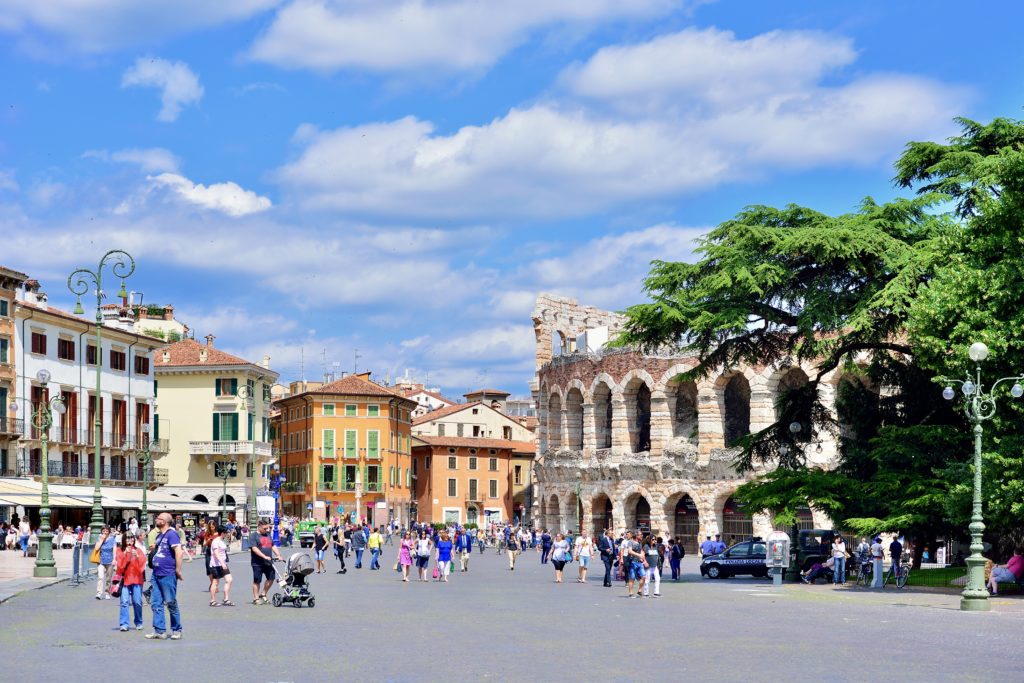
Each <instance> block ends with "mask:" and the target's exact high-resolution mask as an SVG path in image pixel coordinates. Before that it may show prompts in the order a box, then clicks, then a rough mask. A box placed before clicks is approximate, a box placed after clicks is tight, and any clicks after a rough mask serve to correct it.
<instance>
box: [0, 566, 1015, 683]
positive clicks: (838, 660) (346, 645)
mask: <svg viewBox="0 0 1024 683" xmlns="http://www.w3.org/2000/svg"><path fill="white" fill-rule="evenodd" d="M387 550H388V553H387V555H388V559H387V560H386V561H385V563H384V566H385V569H383V570H381V571H376V572H371V571H369V570H368V569H367V568H365V567H364V568H363V569H362V570H354V569H351V567H352V562H351V558H350V561H349V567H350V569H349V572H348V574H346V575H343V576H339V575H337V574H335V573H333V572H334V570H335V569H336V568H337V567H336V566H335V565H334V563H333V562H332V563H331V565H330V566H331V573H329V574H320V575H316V574H314V575H312V576H311V577H310V580H311V585H312V590H313V592H314V594H315V595H316V598H317V605H316V607H315V608H314V609H309V608H301V609H296V608H294V607H290V606H284V607H280V608H274V607H272V606H269V605H268V606H265V607H254V606H252V605H250V604H248V596H249V586H250V582H251V574H250V571H249V566H248V556H247V553H246V554H237V555H234V556H233V557H232V569H233V572H234V575H235V577H236V581H237V583H236V587H235V590H234V591H233V595H232V597H233V599H234V600H235V602H236V603H238V606H237V607H234V608H224V607H217V608H211V607H209V606H208V605H207V602H208V600H207V593H206V592H205V591H203V590H201V589H202V588H204V587H205V586H206V579H205V576H203V565H202V563H201V562H200V561H197V562H193V563H191V564H186V565H185V581H184V582H183V583H181V584H180V585H179V600H180V603H181V609H182V619H183V623H184V639H183V640H181V641H180V642H171V641H161V642H153V641H146V640H145V639H143V637H142V636H143V633H145V632H146V631H143V632H135V631H130V632H128V633H121V632H119V631H118V630H117V603H116V602H115V601H113V600H111V601H97V600H95V599H94V597H93V595H94V593H93V586H92V584H87V585H83V586H81V587H78V588H73V587H70V586H69V585H67V584H62V585H57V586H54V587H51V588H47V589H44V590H38V591H29V592H27V593H24V594H22V595H19V596H18V597H16V598H14V599H12V600H10V601H8V602H7V603H5V604H3V605H0V624H2V628H0V648H2V650H3V651H4V652H6V653H8V656H7V657H6V658H5V659H6V661H5V665H4V680H7V681H18V682H20V681H37V680H75V681H104V682H107V683H109V681H111V680H120V679H123V678H125V677H128V678H130V679H135V678H139V677H141V680H166V681H186V680H191V681H257V682H262V681H369V680H375V681H384V680H396V681H448V682H450V681H479V680H482V679H489V680H501V681H506V680H508V681H511V680H516V681H522V680H538V681H549V680H558V679H560V680H573V681H575V680H586V681H637V680H643V679H645V678H646V679H650V678H651V677H657V678H658V679H659V680H695V679H696V677H700V680H709V681H711V680H713V681H751V680H764V681H771V680H781V681H819V680H832V681H858V683H862V682H863V681H865V680H880V679H883V678H884V679H895V680H899V681H901V683H904V682H909V681H930V682H932V683H934V681H1015V680H1021V664H1020V662H1021V655H1020V653H1021V652H1022V651H1024V649H1022V648H1024V598H1018V597H1011V598H1001V599H1000V600H998V601H996V604H995V610H994V611H993V612H992V613H991V614H965V613H961V612H959V611H958V610H957V609H956V605H957V599H956V596H953V595H949V594H940V593H933V592H912V591H910V590H907V589H904V590H903V591H896V590H895V589H886V590H885V591H882V592H872V591H866V590H863V589H860V590H859V589H855V588H847V589H839V590H836V589H833V588H832V587H831V586H814V587H809V586H803V585H787V586H785V587H783V588H782V589H774V588H772V587H771V585H770V583H769V582H767V581H765V580H759V579H728V580H722V581H711V580H702V579H701V578H700V577H699V574H697V572H696V562H695V561H693V560H690V559H687V560H686V564H685V566H684V569H685V570H686V571H687V574H686V580H685V581H683V582H680V583H678V584H674V583H672V582H671V581H667V582H663V583H662V594H663V597H662V598H659V599H643V600H627V599H626V598H625V597H624V596H625V589H624V588H623V587H622V584H616V586H615V587H614V588H610V589H606V588H602V587H601V581H600V579H601V576H600V574H599V575H598V576H597V580H592V581H591V582H590V583H588V585H585V586H584V585H579V584H577V583H575V575H576V565H575V564H573V565H569V567H568V568H567V569H568V571H567V577H566V578H567V582H566V583H564V584H561V585H558V584H555V583H554V582H553V578H554V570H553V567H552V566H551V565H550V564H549V565H546V566H543V567H542V566H541V565H540V560H539V555H537V554H535V553H532V552H529V553H526V554H525V556H523V557H521V558H520V561H519V562H518V563H517V569H516V571H515V572H514V573H513V572H509V571H508V569H507V566H508V565H507V561H506V559H505V557H504V556H496V555H495V553H494V551H493V550H489V551H488V552H487V553H486V554H485V555H484V556H482V557H481V556H480V555H479V554H474V555H473V556H472V560H471V562H470V571H469V572H468V573H466V574H460V573H456V574H454V575H453V576H452V577H451V580H450V582H449V583H448V584H438V583H434V582H432V583H429V584H422V583H417V582H410V583H408V584H403V583H402V582H401V580H400V577H399V575H398V574H396V573H395V572H393V571H391V570H390V568H391V566H392V564H393V562H394V554H393V553H394V551H393V550H392V549H391V548H390V547H389V548H387ZM145 618H146V627H147V631H148V630H149V627H150V625H151V612H150V610H149V608H148V607H147V608H146V610H145ZM126 671H130V672H131V673H130V675H128V674H125V672H126Z"/></svg>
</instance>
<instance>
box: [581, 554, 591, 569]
mask: <svg viewBox="0 0 1024 683" xmlns="http://www.w3.org/2000/svg"><path fill="white" fill-rule="evenodd" d="M580 566H581V567H583V568H584V569H586V568H587V567H589V566H590V555H580Z"/></svg>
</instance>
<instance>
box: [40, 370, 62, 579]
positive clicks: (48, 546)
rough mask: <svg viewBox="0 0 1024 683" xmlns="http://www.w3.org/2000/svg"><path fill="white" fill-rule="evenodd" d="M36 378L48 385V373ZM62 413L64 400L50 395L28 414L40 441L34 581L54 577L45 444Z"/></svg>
mask: <svg viewBox="0 0 1024 683" xmlns="http://www.w3.org/2000/svg"><path fill="white" fill-rule="evenodd" d="M36 379H38V380H39V382H40V384H42V385H43V386H44V387H45V386H46V385H47V384H48V383H49V382H50V373H49V371H47V370H40V371H39V372H38V373H37V374H36ZM64 410H65V407H64V401H62V400H61V399H60V396H54V397H53V398H51V399H50V400H49V401H45V402H42V403H40V404H39V406H38V407H37V408H36V410H35V412H34V413H33V415H32V424H33V426H35V428H36V429H38V430H40V441H42V451H43V453H42V463H41V464H42V467H41V470H40V474H41V475H42V483H43V488H42V491H41V492H40V501H39V503H40V504H39V548H38V550H37V551H36V564H35V568H34V569H33V570H32V575H33V576H35V577H36V578H52V577H54V576H57V563H56V562H55V561H54V559H53V534H51V533H50V487H49V479H48V474H49V462H48V460H49V457H50V456H49V441H50V427H51V426H52V425H53V413H58V414H63V413H64Z"/></svg>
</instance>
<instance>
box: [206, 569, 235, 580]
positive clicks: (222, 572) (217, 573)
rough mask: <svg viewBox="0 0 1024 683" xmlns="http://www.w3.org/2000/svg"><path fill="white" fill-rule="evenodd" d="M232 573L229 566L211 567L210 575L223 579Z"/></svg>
mask: <svg viewBox="0 0 1024 683" xmlns="http://www.w3.org/2000/svg"><path fill="white" fill-rule="evenodd" d="M230 574H231V570H230V569H228V568H227V567H210V576H212V577H213V578H215V579H223V578H224V577H225V576H228V575H230Z"/></svg>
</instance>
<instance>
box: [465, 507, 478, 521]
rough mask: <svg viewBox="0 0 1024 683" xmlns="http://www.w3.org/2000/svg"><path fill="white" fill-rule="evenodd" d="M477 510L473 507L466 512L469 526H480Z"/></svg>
mask: <svg viewBox="0 0 1024 683" xmlns="http://www.w3.org/2000/svg"><path fill="white" fill-rule="evenodd" d="M477 514H478V513H477V510H476V508H475V507H473V506H472V505H471V506H470V507H469V509H468V510H466V522H467V523H468V524H478V521H477V520H478V517H477Z"/></svg>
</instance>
